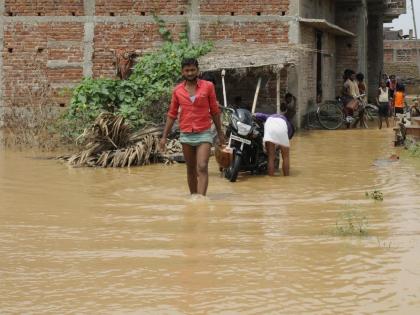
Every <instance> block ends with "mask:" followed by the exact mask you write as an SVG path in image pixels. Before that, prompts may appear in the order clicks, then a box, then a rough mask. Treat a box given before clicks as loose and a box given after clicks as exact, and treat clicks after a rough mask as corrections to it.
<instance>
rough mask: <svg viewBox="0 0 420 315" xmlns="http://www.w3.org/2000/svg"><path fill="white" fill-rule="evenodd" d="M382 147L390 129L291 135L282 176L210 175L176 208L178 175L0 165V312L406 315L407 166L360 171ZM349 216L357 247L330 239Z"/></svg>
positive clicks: (417, 201) (419, 249) (414, 171)
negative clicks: (361, 228)
mask: <svg viewBox="0 0 420 315" xmlns="http://www.w3.org/2000/svg"><path fill="white" fill-rule="evenodd" d="M391 143H392V134H391V130H382V131H376V130H351V131H344V130H343V131H336V132H312V133H310V134H301V135H299V136H297V137H296V138H295V139H294V140H293V147H292V159H291V162H292V173H291V176H290V177H288V178H285V177H276V178H268V177H266V176H243V177H240V179H239V181H238V182H237V183H234V184H231V183H229V182H227V181H226V180H224V179H223V178H221V177H220V176H219V175H218V172H217V167H216V165H215V164H214V162H212V164H211V174H210V176H211V177H210V186H209V196H208V198H207V199H196V198H191V197H189V196H188V195H187V186H186V181H185V170H184V167H185V166H184V165H174V166H163V165H154V166H149V167H142V168H132V169H72V168H68V167H67V166H64V165H62V164H61V163H59V162H55V161H51V160H39V159H31V158H28V155H29V154H23V153H13V152H2V153H0V174H1V177H0V200H1V204H0V313H2V314H3V313H24V312H30V313H124V314H125V313H129V314H130V313H136V314H207V313H212V314H223V313H225V314H232V313H242V314H279V313H282V314H299V313H305V312H306V313H316V314H330V313H336V312H337V311H339V312H344V313H346V314H354V313H368V314H377V313H388V314H418V313H419V312H420V243H419V240H420V235H419V232H418V231H419V230H420V216H419V215H418V214H419V211H420V198H419V195H418V189H419V187H420V177H419V173H420V164H419V163H418V162H415V161H413V160H410V159H408V158H407V157H405V156H404V153H401V159H400V160H399V161H398V162H395V163H384V164H380V165H375V164H374V161H375V160H377V159H381V158H384V157H387V156H389V155H390V154H392V153H393V152H394V148H392V145H391ZM375 189H377V190H380V191H382V192H383V194H384V198H385V199H384V201H383V202H377V201H373V200H371V199H366V197H365V192H366V191H373V190H375ZM353 210H354V211H358V212H360V213H362V214H363V215H365V216H366V217H367V218H368V222H369V223H368V233H369V234H368V236H367V237H363V238H360V237H356V236H354V237H342V236H337V235H336V234H335V233H334V228H335V224H336V221H337V219H338V218H339V217H340V215H341V214H343V213H344V212H346V211H353Z"/></svg>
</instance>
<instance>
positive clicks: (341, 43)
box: [336, 6, 360, 95]
mask: <svg viewBox="0 0 420 315" xmlns="http://www.w3.org/2000/svg"><path fill="white" fill-rule="evenodd" d="M359 18H360V15H359V10H358V9H357V8H355V7H353V6H340V7H337V10H336V21H337V25H339V26H341V27H342V28H344V29H346V30H349V31H350V32H353V33H355V34H357V26H358V23H359ZM358 45H359V44H358V41H357V37H337V41H336V94H337V95H341V90H342V86H343V73H344V70H345V69H352V70H354V71H356V72H357V67H358V62H359V61H358V59H359V56H358Z"/></svg>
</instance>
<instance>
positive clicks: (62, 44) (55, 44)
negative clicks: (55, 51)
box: [47, 39, 81, 48]
mask: <svg viewBox="0 0 420 315" xmlns="http://www.w3.org/2000/svg"><path fill="white" fill-rule="evenodd" d="M75 47H77V48H78V47H81V43H80V41H75V40H55V39H49V40H48V41H47V48H75Z"/></svg>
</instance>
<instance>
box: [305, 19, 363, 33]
mask: <svg viewBox="0 0 420 315" xmlns="http://www.w3.org/2000/svg"><path fill="white" fill-rule="evenodd" d="M299 22H300V23H303V24H305V25H308V26H311V27H313V28H316V29H317V30H320V31H324V32H327V33H331V34H334V35H336V36H349V37H355V36H356V34H354V33H352V32H350V31H348V30H346V29H344V28H342V27H340V26H338V25H335V24H332V23H330V22H328V21H327V20H325V19H306V18H299Z"/></svg>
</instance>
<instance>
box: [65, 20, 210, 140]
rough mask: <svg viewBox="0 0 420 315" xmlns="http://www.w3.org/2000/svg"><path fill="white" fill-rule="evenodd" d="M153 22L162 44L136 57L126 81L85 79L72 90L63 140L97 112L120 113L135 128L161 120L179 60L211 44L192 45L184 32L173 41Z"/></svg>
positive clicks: (177, 74)
mask: <svg viewBox="0 0 420 315" xmlns="http://www.w3.org/2000/svg"><path fill="white" fill-rule="evenodd" d="M155 21H156V23H157V24H158V25H159V33H160V34H161V36H162V38H163V39H164V44H163V45H162V47H161V48H160V49H159V50H158V51H156V52H152V53H149V54H146V55H144V56H142V57H141V58H139V59H138V60H137V64H136V65H135V67H134V70H133V73H132V74H131V76H130V77H129V79H128V80H114V79H103V78H101V79H93V78H85V79H84V80H83V81H82V82H81V83H80V84H79V85H78V86H77V87H76V88H75V89H74V91H73V94H72V98H71V101H70V106H69V110H68V111H67V112H66V114H65V116H64V117H63V125H64V126H65V128H64V129H65V131H63V132H64V133H65V136H66V137H68V138H74V137H76V136H77V135H79V134H80V133H81V132H82V131H83V129H84V128H86V127H87V126H89V125H90V124H91V123H92V122H93V121H94V120H95V118H96V117H97V116H98V115H99V114H100V113H101V112H113V113H116V114H120V115H122V116H123V117H124V118H125V119H126V121H127V122H128V123H129V124H130V125H131V126H132V127H133V128H135V129H138V128H142V127H144V126H146V125H149V124H153V123H154V124H156V123H162V122H163V121H164V120H165V116H166V115H165V113H166V111H167V108H168V105H169V101H170V94H171V90H172V88H173V86H174V84H175V83H176V82H177V81H179V80H180V71H181V60H182V59H183V58H187V57H188V58H198V57H200V56H203V55H205V54H206V53H208V52H209V51H210V50H211V48H212V45H211V43H209V42H205V43H201V44H198V45H192V44H191V43H190V42H189V41H188V37H187V34H186V33H183V34H181V36H180V39H179V41H177V42H173V41H172V36H171V33H170V32H169V31H168V30H167V29H166V28H165V24H164V22H163V20H161V19H159V18H157V17H155Z"/></svg>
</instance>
